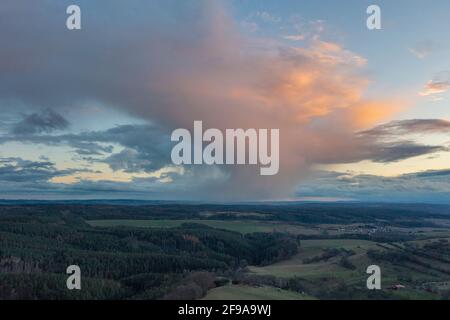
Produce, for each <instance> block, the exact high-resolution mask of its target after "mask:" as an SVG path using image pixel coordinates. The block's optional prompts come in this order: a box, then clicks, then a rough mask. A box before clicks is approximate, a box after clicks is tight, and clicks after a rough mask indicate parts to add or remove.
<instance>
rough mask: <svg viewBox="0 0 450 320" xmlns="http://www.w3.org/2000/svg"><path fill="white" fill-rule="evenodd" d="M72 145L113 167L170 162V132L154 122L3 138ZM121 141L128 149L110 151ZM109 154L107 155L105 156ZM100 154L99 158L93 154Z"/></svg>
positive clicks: (148, 167) (143, 168)
mask: <svg viewBox="0 0 450 320" xmlns="http://www.w3.org/2000/svg"><path fill="white" fill-rule="evenodd" d="M12 141H16V142H22V143H32V144H44V145H48V146H69V147H71V148H73V150H74V152H76V153H77V154H79V155H81V156H83V157H86V158H89V159H90V161H91V162H105V163H107V164H108V165H110V167H111V168H112V169H113V170H125V171H127V172H151V171H155V170H158V169H161V168H163V167H165V166H166V165H169V164H171V159H170V153H171V142H170V137H169V135H168V133H167V132H165V131H164V130H163V129H162V128H160V127H157V126H153V125H122V126H116V127H114V128H111V129H108V130H104V131H90V132H83V133H80V134H63V135H31V134H28V135H25V134H23V135H9V136H2V137H0V144H1V143H6V142H12ZM111 144H118V145H120V146H122V147H124V148H125V149H124V150H123V151H120V152H119V153H116V154H111V152H112V151H113V146H112V145H111ZM105 154H106V155H108V156H107V157H106V158H104V157H102V156H104V155H105ZM93 156H99V157H93Z"/></svg>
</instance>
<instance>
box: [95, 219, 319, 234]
mask: <svg viewBox="0 0 450 320" xmlns="http://www.w3.org/2000/svg"><path fill="white" fill-rule="evenodd" d="M87 222H88V223H89V224H90V225H91V226H94V227H116V226H125V227H141V228H176V227H180V226H181V225H183V224H184V223H198V224H204V225H206V226H209V227H212V228H218V229H224V230H229V231H235V232H239V233H242V234H247V233H254V232H265V233H267V232H286V233H291V234H305V235H314V234H319V231H318V229H317V228H314V227H304V226H301V225H296V224H284V223H277V222H264V221H251V220H206V219H205V220H170V219H162V220H126V219H125V220H120V219H118V220H88V221H87Z"/></svg>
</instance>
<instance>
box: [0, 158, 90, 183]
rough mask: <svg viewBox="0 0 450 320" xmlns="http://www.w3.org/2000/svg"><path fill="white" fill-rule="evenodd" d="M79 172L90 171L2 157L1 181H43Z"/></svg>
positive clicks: (0, 162) (0, 165)
mask: <svg viewBox="0 0 450 320" xmlns="http://www.w3.org/2000/svg"><path fill="white" fill-rule="evenodd" d="M77 172H90V171H89V170H86V169H65V170H58V169H57V168H56V167H55V163H53V162H49V161H30V160H24V159H22V158H18V157H14V158H0V181H3V182H25V183H42V182H47V181H49V180H50V179H52V178H54V177H57V176H64V175H70V174H74V173H77Z"/></svg>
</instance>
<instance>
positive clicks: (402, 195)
mask: <svg viewBox="0 0 450 320" xmlns="http://www.w3.org/2000/svg"><path fill="white" fill-rule="evenodd" d="M449 174H450V170H448V169H446V170H435V171H424V172H417V173H410V174H404V175H400V176H395V177H381V176H374V175H359V174H355V173H351V172H349V173H346V174H343V173H339V172H329V171H319V172H315V173H314V174H312V176H311V177H310V180H307V181H304V182H303V183H302V184H301V185H300V186H299V187H298V189H297V192H296V194H297V196H300V197H308V196H317V195H321V196H327V197H346V198H349V199H355V200H360V201H381V202H433V203H450V179H449Z"/></svg>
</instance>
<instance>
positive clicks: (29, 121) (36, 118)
mask: <svg viewBox="0 0 450 320" xmlns="http://www.w3.org/2000/svg"><path fill="white" fill-rule="evenodd" d="M68 126H69V122H68V121H67V120H66V119H65V118H64V117H63V116H61V115H60V114H59V113H57V112H55V111H53V110H51V109H45V110H43V111H41V112H38V113H32V114H29V115H26V116H24V118H23V119H22V120H21V121H20V122H18V123H16V124H15V125H14V126H13V127H12V130H11V131H12V133H13V134H18V135H22V134H35V133H50V132H52V131H55V130H64V129H66V128H67V127H68Z"/></svg>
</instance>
